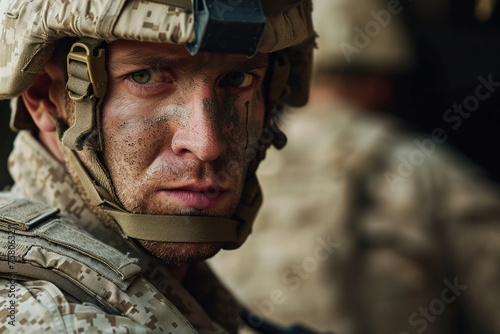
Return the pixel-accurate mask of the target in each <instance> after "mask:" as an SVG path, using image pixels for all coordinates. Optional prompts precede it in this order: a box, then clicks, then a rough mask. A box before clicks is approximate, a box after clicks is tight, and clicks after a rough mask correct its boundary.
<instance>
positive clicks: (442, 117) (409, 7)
mask: <svg viewBox="0 0 500 334" xmlns="http://www.w3.org/2000/svg"><path fill="white" fill-rule="evenodd" d="M495 4H496V3H495V2H494V1H477V2H475V1H461V2H460V4H458V1H439V2H435V1H419V2H418V3H416V2H412V3H410V2H409V1H401V2H399V1H362V0H356V1H353V0H349V1H340V0H338V1H319V0H316V1H315V11H314V15H316V17H315V22H317V23H316V29H317V30H318V33H319V35H320V38H319V50H318V52H317V57H316V60H317V62H316V63H317V64H318V67H317V69H316V78H315V86H314V88H313V95H312V96H311V104H310V106H309V107H308V109H306V110H302V111H300V112H299V111H297V112H295V111H293V110H292V111H290V114H289V115H288V117H287V118H286V119H285V129H284V130H285V133H287V135H288V137H289V145H288V147H287V148H286V149H285V150H284V151H283V152H279V153H277V152H269V153H268V157H267V160H266V161H264V163H263V165H262V170H261V174H260V177H261V178H262V179H266V181H264V182H263V183H264V184H266V185H267V187H265V188H264V195H268V197H270V198H272V200H271V201H268V202H267V206H266V205H265V206H264V207H263V208H262V210H261V213H260V215H259V218H258V220H257V222H256V224H255V225H254V237H253V239H252V240H251V241H250V242H248V243H247V244H246V245H245V246H244V247H242V248H241V249H240V250H238V251H237V252H235V253H225V254H221V256H220V257H219V258H218V259H216V260H215V261H213V262H212V265H213V267H214V268H215V269H216V270H217V271H219V272H221V273H222V272H223V273H224V276H225V277H226V278H227V279H228V280H227V283H228V284H229V285H230V286H231V287H232V289H233V290H234V291H235V292H236V294H237V295H238V296H239V297H240V299H241V300H243V301H244V302H245V303H246V304H247V305H248V307H249V308H250V309H252V310H253V311H254V312H255V313H256V314H257V315H261V316H267V317H271V318H272V319H274V320H275V321H278V322H279V323H281V324H289V323H291V322H295V321H300V322H303V323H306V324H307V325H309V326H311V327H312V328H315V329H318V330H323V331H326V330H329V331H334V332H335V333H340V334H350V333H351V334H358V333H359V334H364V333H370V334H373V333H375V334H378V333H380V334H388V333H389V334H390V333H395V334H405V333H439V334H447V333H453V334H457V333H499V332H500V317H499V314H498V313H499V312H500V269H499V266H498V262H499V261H498V260H499V258H500V194H499V190H498V184H497V183H496V182H495V180H498V179H499V178H498V177H499V174H500V173H498V170H500V169H498V168H496V167H495V166H496V164H497V163H498V161H500V159H497V158H496V155H495V154H492V153H493V152H492V148H493V147H495V146H496V143H497V142H498V138H497V134H496V131H494V129H493V127H495V126H496V124H497V123H498V122H496V118H497V117H499V116H498V115H497V113H496V112H495V111H496V110H497V108H498V106H499V103H498V93H496V90H497V89H498V88H500V72H499V71H498V68H499V65H500V61H499V60H498V59H500V57H499V56H500V54H498V50H499V48H498V46H497V45H496V44H498V43H500V42H498V41H500V38H498V37H499V36H498V30H497V29H498V17H497V15H498V11H496V10H495V8H497V7H495ZM377 27H378V28H377ZM495 39H496V40H495ZM292 162H293V163H292ZM291 166H293V167H291ZM272 241H274V242H272ZM262 245H267V246H266V247H263V246H262ZM242 263H244V264H245V266H242V265H241V264H242ZM248 264H250V266H249V265H248ZM236 267H238V268H241V269H240V270H239V271H234V272H233V273H234V275H232V276H231V275H229V274H228V273H229V272H230V270H229V269H228V268H231V269H232V270H234V268H236ZM253 320H254V321H255V322H258V320H259V319H253Z"/></svg>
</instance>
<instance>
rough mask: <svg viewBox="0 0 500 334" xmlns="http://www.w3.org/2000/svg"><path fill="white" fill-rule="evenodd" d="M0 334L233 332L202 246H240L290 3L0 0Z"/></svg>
mask: <svg viewBox="0 0 500 334" xmlns="http://www.w3.org/2000/svg"><path fill="white" fill-rule="evenodd" d="M0 8H1V10H0V12H1V13H2V15H3V16H2V18H1V29H0V30H1V41H2V45H3V50H2V53H1V57H0V98H1V99H13V100H12V103H11V105H12V109H13V114H12V126H13V127H14V128H15V129H17V130H20V132H19V135H18V137H17V139H16V142H15V147H14V150H13V152H12V154H11V157H10V160H9V168H10V171H11V174H12V177H13V179H14V180H15V185H14V187H13V188H12V190H11V191H10V192H4V193H1V194H0V225H1V236H0V244H1V245H0V253H1V258H2V261H1V263H0V271H1V272H2V277H4V279H1V282H2V290H1V294H0V296H1V297H0V307H1V310H0V314H1V317H0V321H1V327H0V332H1V333H14V332H15V333H35V332H42V331H43V332H45V331H49V332H54V333H81V332H85V333H104V332H106V333H111V332H113V333H115V332H127V333H198V332H199V333H226V332H227V333H234V332H236V330H237V327H238V323H237V316H238V313H239V310H240V308H239V306H238V305H237V303H236V302H235V301H234V300H233V299H232V298H231V296H230V294H229V293H228V292H227V291H226V290H224V288H223V287H222V285H221V284H220V283H218V281H217V280H216V279H215V278H214V277H213V275H212V274H211V272H210V271H209V270H208V268H207V267H206V265H205V264H204V263H203V262H199V261H202V260H204V259H206V258H208V257H211V256H213V255H214V254H216V253H217V252H218V251H219V250H220V249H222V248H224V249H232V248H237V247H238V246H240V245H241V244H242V243H243V242H244V240H245V239H246V237H247V236H248V234H249V233H250V231H251V224H252V221H253V219H254V217H255V215H256V213H257V210H258V208H259V206H260V203H261V192H260V188H259V185H258V182H257V179H256V177H255V170H256V169H257V166H258V164H259V162H260V161H261V160H262V159H263V158H264V154H265V150H266V149H267V147H269V146H270V145H271V144H274V145H275V146H276V147H278V148H281V147H283V146H284V145H285V143H286V137H284V135H283V133H281V132H280V131H279V129H278V128H277V126H276V122H277V120H278V117H279V114H280V112H281V110H282V109H283V106H284V105H291V106H300V105H303V104H305V103H306V101H307V98H308V90H309V79H310V71H311V64H312V49H313V45H314V32H313V30H312V23H311V19H310V13H311V3H310V1H308V0H304V1H285V0H284V1H263V3H262V4H261V3H260V1H242V0H236V1H222V0H216V1H208V0H204V1H193V2H192V3H191V2H190V1H187V0H156V1H142V0H141V1H140V0H136V1H99V0H93V1H88V0H79V1H62V0H51V1H41V0H32V1H8V0H5V1H3V0H2V1H1V2H0Z"/></svg>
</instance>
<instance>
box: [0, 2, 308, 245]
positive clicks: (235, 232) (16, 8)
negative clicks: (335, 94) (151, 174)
mask: <svg viewBox="0 0 500 334" xmlns="http://www.w3.org/2000/svg"><path fill="white" fill-rule="evenodd" d="M311 11H312V5H311V0H262V2H261V1H260V0H149V1H145V0H73V1H63V0H0V14H1V15H2V17H1V28H0V29H1V32H0V34H1V43H2V45H3V51H2V54H1V55H0V99H13V100H12V103H11V105H12V109H13V115H12V119H11V126H12V127H13V128H14V129H17V130H20V129H32V128H33V127H34V124H33V121H32V120H31V118H30V116H29V114H28V113H27V111H26V108H25V106H24V104H23V102H22V99H16V97H18V96H19V95H21V94H22V93H23V92H24V91H25V90H27V89H28V88H29V87H30V85H31V84H32V83H33V82H34V80H35V78H36V77H37V75H38V74H39V73H40V72H42V71H43V70H44V66H45V64H46V62H47V61H48V60H49V59H50V58H51V56H52V54H53V51H54V50H55V48H56V47H57V45H58V44H59V43H60V42H61V41H62V40H67V39H68V38H73V39H75V40H76V42H75V43H74V44H73V45H72V47H71V50H70V52H69V54H68V57H67V71H68V82H67V86H66V89H67V91H68V94H69V96H70V97H71V99H73V100H74V101H75V121H74V124H73V125H71V127H66V128H64V127H62V126H60V129H59V138H60V140H61V142H62V144H63V145H62V147H63V150H64V152H63V154H64V155H65V158H66V159H67V160H68V161H69V162H70V165H71V167H72V169H73V170H74V171H75V173H76V174H77V175H78V178H79V180H80V182H81V183H82V185H83V188H84V191H85V193H86V198H87V200H88V201H89V202H90V205H92V206H94V207H99V208H101V209H102V210H104V212H106V213H107V215H108V216H109V217H111V218H112V220H113V223H114V224H115V226H114V227H116V228H117V230H118V231H120V232H121V234H122V236H123V237H124V238H126V239H128V240H130V241H132V242H134V240H135V239H141V240H150V241H170V242H204V241H218V242H223V243H224V248H226V249H231V248H236V247H239V246H240V245H241V244H242V243H243V242H244V240H245V239H246V237H247V236H248V234H249V233H250V232H251V225H252V222H253V220H254V218H255V215H256V213H257V211H258V208H259V206H260V204H261V202H262V195H261V191H260V187H259V185H258V182H257V178H256V176H255V170H256V168H257V165H258V163H259V161H261V160H262V159H263V157H264V154H265V150H266V148H267V147H269V146H270V145H271V144H274V145H275V146H277V147H278V148H281V147H282V146H284V144H285V143H286V137H284V135H283V134H282V133H281V132H280V131H279V130H278V128H277V127H276V126H275V125H274V124H273V121H272V120H273V117H272V114H273V110H276V106H280V105H290V106H301V105H303V104H305V103H306V102H307V99H308V95H309V82H310V75H311V67H312V50H313V47H314V38H315V34H314V31H313V27H312V22H311ZM119 39H124V40H137V41H147V42H157V43H171V44H178V45H185V46H186V48H187V49H188V51H189V52H190V53H191V54H195V53H197V52H221V53H239V54H245V55H247V56H248V57H251V56H252V55H254V54H255V53H256V52H263V53H269V54H270V55H272V57H271V58H270V68H269V71H270V73H269V75H270V79H269V87H268V93H269V95H268V96H267V100H268V106H267V107H266V120H265V124H264V128H265V129H267V130H269V129H272V130H273V131H265V133H264V136H265V138H264V136H263V139H262V143H263V144H264V145H261V147H263V148H261V149H260V151H259V152H256V154H255V156H254V157H253V161H252V164H251V165H250V169H249V172H248V175H247V178H246V181H245V187H244V190H243V194H242V198H241V200H240V203H239V205H238V207H237V209H236V212H235V214H234V215H233V216H232V217H231V218H230V219H228V218H219V217H194V216H172V215H145V214H135V213H131V212H128V211H127V210H126V209H125V208H124V207H123V205H122V204H121V203H120V201H119V200H118V198H117V195H116V194H115V192H114V188H113V185H112V181H111V179H110V178H109V176H108V175H109V173H108V172H107V170H106V167H105V166H104V165H103V164H99V163H96V164H95V165H93V166H84V165H83V163H82V162H81V161H80V159H79V157H78V155H77V154H76V153H75V151H77V150H82V149H83V148H85V149H89V151H90V152H94V153H93V154H94V155H95V160H94V161H99V158H98V154H97V152H99V150H101V147H102V146H101V142H100V141H101V136H100V131H101V130H100V122H101V119H100V118H101V116H100V115H101V110H100V109H101V105H102V101H103V99H104V97H105V95H106V82H107V76H106V70H105V49H104V48H103V47H102V45H103V44H105V43H109V42H113V41H116V40H119Z"/></svg>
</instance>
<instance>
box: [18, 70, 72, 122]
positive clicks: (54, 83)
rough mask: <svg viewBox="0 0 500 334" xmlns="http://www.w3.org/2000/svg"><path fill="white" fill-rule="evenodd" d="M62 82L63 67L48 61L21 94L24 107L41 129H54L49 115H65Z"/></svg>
mask: <svg viewBox="0 0 500 334" xmlns="http://www.w3.org/2000/svg"><path fill="white" fill-rule="evenodd" d="M64 82H65V76H64V71H63V68H62V67H61V66H58V64H57V63H56V62H55V61H49V62H48V63H47V65H46V66H45V71H43V72H42V73H40V74H38V76H37V78H36V80H35V82H33V84H32V85H31V87H30V88H28V90H26V91H25V92H24V93H23V95H22V98H23V101H24V104H25V106H26V109H28V112H29V113H30V115H31V117H32V118H33V120H34V121H35V124H36V125H37V127H38V128H39V129H40V130H41V131H45V132H54V131H56V125H55V123H54V120H53V119H52V118H51V117H50V115H52V116H54V117H55V118H64V117H65V116H66V111H65V107H66V106H65V101H64V94H65V93H66V92H65V90H64Z"/></svg>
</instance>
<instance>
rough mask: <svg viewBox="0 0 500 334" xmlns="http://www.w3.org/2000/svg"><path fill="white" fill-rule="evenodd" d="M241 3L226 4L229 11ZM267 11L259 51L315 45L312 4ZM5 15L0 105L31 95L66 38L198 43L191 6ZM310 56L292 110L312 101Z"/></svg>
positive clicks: (177, 2)
mask: <svg viewBox="0 0 500 334" xmlns="http://www.w3.org/2000/svg"><path fill="white" fill-rule="evenodd" d="M242 1H244V0H232V1H225V2H227V3H228V4H229V6H230V5H231V4H233V5H237V3H239V2H242ZM263 8H264V12H265V13H266V26H265V29H264V33H263V36H262V39H261V42H260V45H259V48H258V51H260V52H264V53H269V52H274V51H278V50H284V49H287V48H290V47H297V46H298V45H300V44H301V43H303V42H307V41H310V40H312V39H313V36H314V32H313V28H312V22H311V3H310V0H306V1H298V0H281V1H263ZM229 10H230V9H229ZM0 15H2V16H3V17H1V18H0V19H1V23H0V24H1V25H0V29H1V31H0V34H1V35H0V38H1V42H2V45H3V48H4V49H3V52H2V53H1V55H0V99H9V98H13V97H16V96H19V95H20V94H22V93H23V92H24V91H25V90H26V89H28V88H29V87H30V85H31V84H32V83H33V81H34V80H35V78H36V76H37V75H38V73H40V72H42V71H43V69H44V66H45V63H46V62H47V60H48V59H49V58H50V57H51V55H52V52H53V50H54V48H55V46H56V45H57V42H58V41H59V40H61V39H63V38H66V37H90V38H95V39H101V40H105V41H107V42H112V41H115V40H118V39H127V40H138V41H148V42H159V43H172V44H180V45H183V44H187V43H192V42H193V41H194V40H195V31H194V17H193V12H192V10H191V2H190V1H189V0H187V1H186V0H156V1H143V0H130V1H126V0H92V1H88V0H80V1H62V0H31V1H28V0H14V1H12V0H0ZM309 44H311V43H309ZM302 48H303V49H304V47H302ZM295 51H297V50H295ZM299 51H300V50H299ZM311 52H312V48H311V47H310V46H306V47H305V49H304V51H303V52H298V53H297V52H295V57H297V55H300V56H299V58H300V59H297V60H299V61H296V63H297V64H298V67H297V68H296V70H297V72H296V73H293V70H294V69H293V68H292V73H291V75H290V76H289V78H288V79H290V80H289V81H291V82H289V85H290V89H291V90H292V91H293V92H289V93H293V94H289V96H290V97H294V99H291V100H290V101H284V102H285V103H287V104H290V105H301V104H304V103H305V102H306V101H307V96H308V90H309V76H310V71H309V72H308V69H309V68H310V65H311ZM292 66H293V64H292ZM292 78H293V80H292ZM297 81H299V82H300V84H297V83H298V82H297ZM294 86H295V87H294ZM294 88H295V89H294ZM290 89H289V90H290ZM297 96H300V97H301V98H300V99H297ZM299 100H300V101H299Z"/></svg>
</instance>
